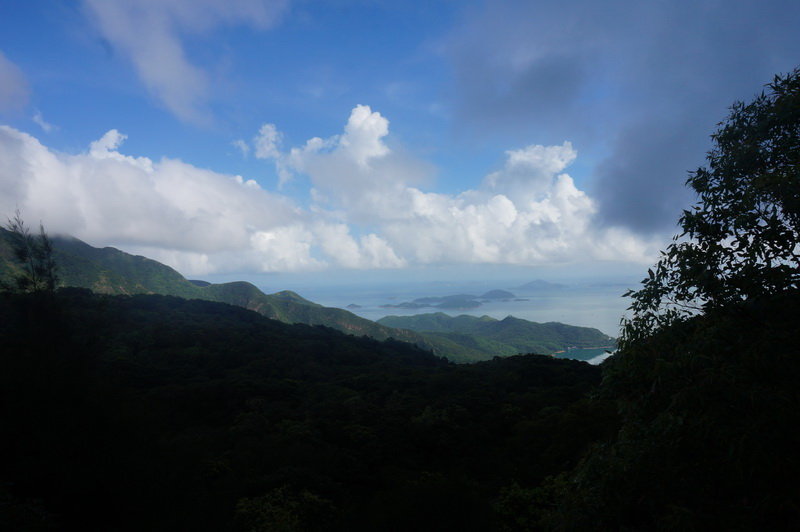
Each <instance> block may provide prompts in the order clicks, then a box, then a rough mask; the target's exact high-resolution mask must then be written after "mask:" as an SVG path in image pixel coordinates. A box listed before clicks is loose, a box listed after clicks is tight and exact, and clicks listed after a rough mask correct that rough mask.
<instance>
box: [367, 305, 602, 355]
mask: <svg viewBox="0 0 800 532" xmlns="http://www.w3.org/2000/svg"><path fill="white" fill-rule="evenodd" d="M378 323H380V324H382V325H386V326H388V327H394V328H399V329H411V330H413V331H417V332H422V333H426V335H427V336H431V335H434V336H439V337H442V338H446V339H450V340H453V341H459V340H460V341H461V342H463V343H466V342H468V341H471V342H472V343H473V344H474V345H476V346H480V347H481V348H482V349H483V350H484V351H485V352H486V353H487V354H490V353H492V352H494V353H496V354H498V355H500V354H503V355H509V354H511V355H513V354H517V353H542V354H550V353H554V352H557V351H560V350H563V349H565V348H568V347H608V348H609V349H613V347H614V339H613V338H611V337H610V336H608V335H606V334H603V333H602V332H600V331H598V330H597V329H592V328H589V327H576V326H574V325H565V324H563V323H556V322H549V323H536V322H532V321H528V320H523V319H519V318H515V317H513V316H508V317H506V318H504V319H502V320H497V319H495V318H491V317H489V316H481V317H480V318H478V317H475V316H468V315H461V316H456V317H451V316H448V315H447V314H445V313H443V312H437V313H434V314H417V315H414V316H386V317H385V318H381V319H380V320H378Z"/></svg>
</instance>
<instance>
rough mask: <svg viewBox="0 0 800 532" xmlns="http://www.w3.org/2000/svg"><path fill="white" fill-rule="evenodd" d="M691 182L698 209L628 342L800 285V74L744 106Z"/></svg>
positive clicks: (649, 281)
mask: <svg viewBox="0 0 800 532" xmlns="http://www.w3.org/2000/svg"><path fill="white" fill-rule="evenodd" d="M711 139H712V141H713V143H714V144H713V148H712V150H711V151H710V152H709V153H708V155H707V161H708V163H707V166H705V167H701V168H699V169H698V170H697V171H695V172H692V173H691V174H690V175H689V178H688V180H687V185H689V186H690V187H691V188H692V189H694V191H695V192H696V193H697V195H698V201H697V203H696V204H695V205H694V206H693V207H692V208H691V210H686V211H684V212H683V215H682V216H681V218H680V220H679V223H680V226H681V229H682V233H681V234H680V235H678V236H676V237H675V238H674V239H673V242H672V244H670V245H669V246H668V247H667V249H666V250H665V251H663V252H662V255H661V259H660V260H659V262H658V263H657V264H656V265H655V267H654V268H653V269H651V270H649V271H648V277H647V278H646V279H644V280H643V281H642V287H641V288H640V289H639V290H637V291H630V292H628V293H627V294H626V295H627V296H630V297H631V298H632V299H633V302H632V304H631V306H630V310H632V311H633V317H632V318H631V319H629V320H627V321H624V322H623V327H622V344H623V345H629V344H630V343H631V342H633V341H636V340H637V339H640V338H644V337H647V336H648V335H650V334H651V333H652V332H654V331H656V330H659V329H661V328H662V327H664V326H666V325H669V324H671V323H675V322H676V321H680V320H682V319H685V318H687V317H689V316H691V315H694V314H697V313H698V312H707V311H709V310H711V309H714V308H720V307H724V306H727V305H729V304H731V303H735V302H737V301H743V300H747V299H752V298H757V297H760V296H766V295H770V294H775V293H778V292H782V291H784V290H787V289H790V288H797V287H798V286H800V68H798V69H795V70H794V71H792V72H791V73H789V74H787V75H783V76H782V75H777V76H775V78H774V80H773V81H772V83H770V84H769V85H767V91H766V92H762V93H761V94H760V95H759V96H758V97H756V98H755V99H754V100H753V101H752V102H750V103H747V104H745V103H743V102H737V103H735V104H733V106H732V107H731V108H730V114H729V116H728V117H727V119H726V120H724V121H723V122H721V123H720V124H719V128H718V129H717V131H716V132H715V133H714V134H713V135H711Z"/></svg>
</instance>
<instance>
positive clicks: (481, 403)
mask: <svg viewBox="0 0 800 532" xmlns="http://www.w3.org/2000/svg"><path fill="white" fill-rule="evenodd" d="M0 344H1V345H3V347H4V349H3V350H2V351H0V417H1V418H2V419H3V425H2V435H1V436H2V437H0V528H3V529H8V530H31V529H35V528H36V527H38V528H39V529H48V528H49V529H69V530H109V529H113V530H348V531H349V530H422V529H432V528H433V529H439V530H444V529H453V528H457V529H476V528H477V529H483V530H491V529H497V528H499V526H500V525H501V523H502V522H504V520H505V515H504V513H503V511H502V509H498V508H497V507H496V506H497V501H499V500H500V499H502V498H503V497H504V496H505V495H504V494H505V493H507V492H508V491H509V490H510V489H512V488H513V486H514V483H515V482H517V483H524V484H526V485H536V484H538V483H540V482H541V481H542V480H543V479H544V478H545V477H546V476H548V475H553V474H556V473H558V472H559V471H562V470H563V469H565V468H567V467H570V466H572V465H574V464H575V463H576V462H577V460H578V458H579V456H580V454H581V453H582V452H583V451H584V450H585V449H586V447H587V445H588V444H589V443H590V442H591V441H593V440H594V439H596V438H598V437H603V436H604V435H608V434H609V433H610V432H611V431H613V429H614V426H615V422H616V421H615V419H616V418H615V414H614V411H613V408H610V403H608V402H599V403H598V402H592V403H589V402H588V401H587V400H586V399H585V394H586V393H587V392H588V390H590V389H591V387H592V386H595V385H596V384H597V383H598V382H599V378H600V370H599V369H598V368H596V367H593V366H589V365H587V364H585V363H580V362H575V361H568V360H554V359H552V358H550V357H543V356H534V355H531V356H515V357H509V358H505V359H497V360H493V361H488V362H483V363H479V364H475V365H454V364H450V363H447V362H446V361H444V360H442V359H439V358H436V357H434V356H433V355H431V354H430V353H428V352H425V351H422V350H420V349H417V348H415V347H413V346H411V345H409V344H406V343H402V342H396V341H386V342H378V341H375V340H372V339H367V338H363V337H354V336H349V335H345V334H342V333H340V332H338V331H334V330H332V329H328V328H323V327H310V326H307V325H288V324H284V323H280V322H278V321H275V320H270V319H266V318H264V317H263V316H260V315H258V314H257V313H254V312H251V311H248V310H245V309H242V308H237V307H234V306H230V305H223V304H219V303H213V302H207V301H200V300H185V299H180V298H175V297H168V296H157V295H135V296H103V295H97V294H92V293H91V292H89V291H88V290H81V289H62V290H60V291H59V292H57V293H56V294H55V295H54V297H53V299H52V301H51V302H50V303H48V304H46V305H42V304H41V300H40V299H37V298H35V297H33V295H25V294H10V293H6V294H5V295H4V296H2V297H0Z"/></svg>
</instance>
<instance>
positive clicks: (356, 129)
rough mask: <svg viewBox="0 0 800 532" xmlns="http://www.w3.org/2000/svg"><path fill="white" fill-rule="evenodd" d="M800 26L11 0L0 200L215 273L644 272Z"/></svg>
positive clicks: (3, 46)
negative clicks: (733, 113)
mask: <svg viewBox="0 0 800 532" xmlns="http://www.w3.org/2000/svg"><path fill="white" fill-rule="evenodd" d="M798 28H800V3H799V2H796V1H795V0H786V1H783V0H761V1H745V0H724V1H722V0H692V1H684V0H672V1H655V0H654V1H644V2H643V1H640V0H638V1H636V0H607V1H604V2H596V1H590V0H577V1H563V0H561V1H558V2H556V1H549V0H543V1H487V2H482V1H472V0H460V1H456V0H442V1H430V0H428V1H413V0H408V1H403V2H392V1H389V0H374V1H370V0H360V1H358V0H329V1H324V0H320V1H310V0H306V1H302V0H274V1H271V0H226V1H222V0H114V1H108V0H70V1H66V0H19V1H14V0H9V1H6V2H3V3H2V4H0V215H1V216H3V217H8V216H11V215H12V214H13V213H14V211H15V210H16V209H19V210H20V211H21V213H22V215H23V217H24V218H25V219H26V220H27V221H28V222H29V224H30V225H34V226H35V225H38V223H39V221H41V222H42V223H43V224H44V226H45V227H46V228H47V230H48V231H49V232H51V233H62V234H70V235H73V236H76V237H78V238H80V239H82V240H85V241H86V242H88V243H90V244H92V245H94V246H114V247H117V248H120V249H123V250H125V251H128V252H131V253H137V254H141V255H145V256H148V257H151V258H154V259H156V260H159V261H162V262H165V263H167V264H169V265H171V266H173V267H175V268H176V269H178V271H180V272H181V273H183V274H184V275H186V276H188V277H190V278H205V279H209V280H216V279H233V278H238V279H263V278H264V276H268V277H269V278H270V279H277V281H274V283H275V284H276V285H277V284H280V279H281V276H284V278H285V279H292V280H293V282H295V283H296V281H297V279H298V278H303V276H306V278H308V279H312V278H313V279H315V280H316V281H317V282H319V280H320V279H322V280H327V279H330V280H331V282H334V281H336V282H345V281H347V282H354V281H358V280H359V279H376V278H383V279H385V278H392V279H394V280H398V279H400V280H402V279H409V280H418V279H422V278H429V279H432V280H439V279H442V278H443V279H447V278H450V277H468V276H469V275H470V272H473V275H476V276H482V277H491V276H493V275H494V276H497V277H502V276H503V275H506V274H507V272H509V271H512V270H513V272H514V273H515V275H517V276H526V275H528V274H529V277H530V278H531V279H535V278H542V277H544V278H552V279H556V280H557V278H558V277H559V276H562V277H563V276H565V275H572V276H578V277H580V276H583V277H587V278H588V277H591V276H593V275H600V274H602V275H607V274H609V272H611V273H613V272H615V271H618V272H625V273H626V274H628V273H630V272H634V271H636V272H638V271H641V272H645V271H646V268H647V266H648V265H649V264H651V263H653V262H654V261H655V260H656V259H657V254H658V250H659V249H663V248H664V247H665V245H666V244H667V243H668V242H669V239H670V238H671V237H672V236H673V235H674V234H675V233H676V231H677V229H678V228H677V225H676V221H677V219H678V216H679V215H680V213H681V211H682V209H684V208H687V207H689V206H690V205H691V202H692V201H693V197H692V195H691V194H690V193H689V191H688V190H687V189H686V188H685V187H684V182H685V180H686V177H687V172H688V171H690V170H693V169H696V168H697V167H698V166H700V165H702V164H703V162H704V157H705V153H706V152H707V150H708V149H709V148H710V147H711V144H710V140H709V135H710V134H711V133H712V132H713V130H714V128H715V126H716V124H717V123H718V122H720V121H721V120H723V119H724V118H725V116H726V114H727V109H728V107H729V106H730V105H731V104H732V103H733V102H734V101H736V100H744V101H747V100H749V99H751V98H752V97H753V96H755V95H756V94H757V93H759V92H760V91H761V90H762V89H763V87H764V84H766V83H768V82H769V81H770V80H771V79H772V77H773V76H774V75H775V74H776V73H780V72H787V71H789V70H791V69H793V68H795V67H797V66H798V65H800V32H799V31H798ZM298 276H299V277H298ZM276 288H279V287H278V286H276Z"/></svg>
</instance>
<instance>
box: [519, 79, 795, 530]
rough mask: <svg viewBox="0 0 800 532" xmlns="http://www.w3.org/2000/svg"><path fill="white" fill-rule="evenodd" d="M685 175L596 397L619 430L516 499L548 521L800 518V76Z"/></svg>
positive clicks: (734, 522)
mask: <svg viewBox="0 0 800 532" xmlns="http://www.w3.org/2000/svg"><path fill="white" fill-rule="evenodd" d="M712 139H713V140H714V144H715V145H714V149H713V150H712V151H711V152H710V153H709V155H708V168H701V169H699V170H698V171H696V172H694V173H693V174H692V175H691V177H690V178H689V181H688V183H689V185H690V186H691V187H692V188H693V189H694V190H695V191H696V192H697V193H698V197H699V201H698V204H697V205H696V206H695V207H694V208H693V209H692V210H691V211H687V212H685V213H684V215H683V216H682V217H681V221H680V222H681V227H682V229H683V235H682V238H678V239H676V240H675V242H674V243H673V244H672V245H671V246H670V247H669V248H667V250H666V251H665V252H664V254H663V255H662V258H661V260H660V261H659V263H658V264H657V265H656V267H655V269H654V270H651V271H649V272H648V277H647V278H646V279H645V280H644V281H643V286H642V288H641V289H640V290H638V291H636V292H633V293H632V294H631V295H632V297H633V304H632V307H631V308H632V310H633V311H634V315H633V317H632V318H631V319H630V320H629V321H628V322H627V323H625V326H624V330H623V333H624V335H623V338H622V343H621V348H620V350H619V352H618V354H617V355H615V356H614V357H612V358H611V359H609V361H607V362H606V363H605V364H604V371H603V383H602V385H601V386H600V388H599V390H598V392H597V393H596V397H598V398H605V399H611V400H614V401H616V403H617V408H618V411H619V413H620V415H621V417H622V426H621V429H620V430H619V432H618V433H617V434H616V436H615V437H614V438H612V439H610V440H607V441H601V442H598V443H597V444H596V445H595V446H594V447H593V449H592V450H591V451H590V452H589V453H588V454H587V455H586V456H585V457H584V458H583V460H582V461H581V463H580V464H579V465H578V467H577V468H575V469H574V470H573V471H571V472H565V473H562V474H561V475H559V476H557V477H555V478H554V479H551V480H550V481H549V482H548V483H546V486H545V487H541V486H540V487H534V488H531V489H530V490H529V491H527V492H525V495H524V496H523V498H524V499H525V501H526V502H527V505H526V506H525V508H526V509H527V511H528V518H529V522H531V523H536V524H537V525H538V526H542V527H544V528H551V529H557V530H590V529H606V530H712V529H714V530H793V529H795V528H796V526H797V523H798V522H800V505H798V498H797V494H798V490H797V478H798V476H800V461H798V459H797V448H798V444H800V438H798V436H797V430H795V428H796V427H797V426H798V423H800V395H798V391H797V390H798V383H799V382H800V348H798V346H800V327H798V322H797V316H798V315H800V290H798V280H800V264H798V254H797V253H798V248H800V218H799V216H800V164H798V163H800V70H795V71H794V72H792V73H791V74H789V75H787V76H778V77H776V78H775V80H774V82H773V83H772V84H771V85H770V86H769V91H768V92H767V93H765V94H762V95H761V96H759V97H758V98H756V99H755V100H754V101H753V102H752V103H750V104H743V103H737V104H735V105H734V106H733V107H732V108H731V113H730V116H729V117H728V119H727V120H726V121H724V122H723V123H721V124H720V127H719V129H718V131H717V132H716V133H715V134H714V135H713V136H712Z"/></svg>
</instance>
